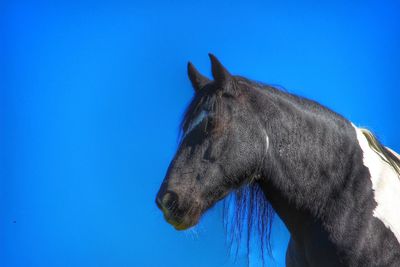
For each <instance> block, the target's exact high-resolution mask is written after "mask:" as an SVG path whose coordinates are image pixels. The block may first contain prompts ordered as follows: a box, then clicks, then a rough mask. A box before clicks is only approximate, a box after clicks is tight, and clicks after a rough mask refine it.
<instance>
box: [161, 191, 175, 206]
mask: <svg viewBox="0 0 400 267" xmlns="http://www.w3.org/2000/svg"><path fill="white" fill-rule="evenodd" d="M160 204H161V205H160V206H161V207H162V208H164V209H166V210H173V209H175V208H176V207H177V206H178V195H177V194H176V193H174V192H172V191H167V192H166V193H165V194H164V196H163V197H162V199H161V203H160Z"/></svg>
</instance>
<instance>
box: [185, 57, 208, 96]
mask: <svg viewBox="0 0 400 267" xmlns="http://www.w3.org/2000/svg"><path fill="white" fill-rule="evenodd" d="M188 76H189V79H190V81H191V82H192V86H193V88H194V90H195V91H196V92H198V91H199V90H200V89H201V88H203V87H204V86H205V85H206V84H207V83H209V82H210V80H209V79H208V78H207V77H205V76H203V75H202V74H201V73H200V72H199V71H198V70H197V69H196V68H195V67H194V66H193V64H192V63H191V62H188Z"/></svg>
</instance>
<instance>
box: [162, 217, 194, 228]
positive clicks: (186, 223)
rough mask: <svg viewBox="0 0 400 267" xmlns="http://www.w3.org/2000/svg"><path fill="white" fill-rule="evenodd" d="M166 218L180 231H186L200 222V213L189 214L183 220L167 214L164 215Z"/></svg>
mask: <svg viewBox="0 0 400 267" xmlns="http://www.w3.org/2000/svg"><path fill="white" fill-rule="evenodd" d="M164 218H165V220H166V221H167V222H168V223H169V224H171V225H172V226H173V227H174V228H175V230H178V231H184V230H187V229H189V228H191V227H193V226H195V225H197V224H198V223H199V220H200V214H195V215H192V216H187V217H185V218H183V219H182V220H179V221H178V220H175V219H173V218H170V217H168V216H166V215H164Z"/></svg>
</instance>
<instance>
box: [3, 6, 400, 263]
mask: <svg viewBox="0 0 400 267" xmlns="http://www.w3.org/2000/svg"><path fill="white" fill-rule="evenodd" d="M3 7H4V8H2V15H1V17H2V19H1V23H2V25H3V27H1V31H2V32H3V34H2V36H3V38H2V41H1V44H0V48H1V51H0V59H1V63H2V64H1V70H2V75H0V90H1V91H0V101H1V102H0V104H1V106H0V114H1V117H0V123H1V124H0V126H1V131H0V146H1V149H0V159H1V162H0V164H1V165H0V211H1V216H0V217H1V219H0V247H1V249H0V265H1V266H6V267H8V266H41V267H42V266H60V267H62V266H174V267H179V266H246V258H245V254H244V252H243V251H240V253H239V256H238V260H237V261H236V262H234V261H233V260H232V258H231V257H229V255H228V254H229V253H228V248H227V246H226V244H225V235H224V232H223V227H222V222H221V218H220V217H221V206H220V205H217V206H216V207H215V208H214V209H213V210H211V211H210V212H208V213H207V214H206V215H205V216H204V218H203V220H202V222H201V223H200V225H199V226H197V227H196V229H194V230H191V231H188V232H176V231H175V230H173V228H172V227H171V226H169V225H168V224H167V223H165V222H164V220H163V218H162V215H161V212H159V211H158V210H157V208H156V206H155V204H154V197H155V194H156V192H157V190H158V187H159V185H160V182H161V181H162V179H163V177H164V175H165V171H166V168H167V166H168V164H169V161H170V160H171V158H172V156H173V154H174V152H175V149H176V147H177V137H178V125H179V122H180V119H181V116H182V112H183V110H184V108H185V106H186V105H187V104H188V102H189V101H190V99H191V97H192V94H193V91H192V89H191V87H190V83H189V81H188V79H187V76H186V63H187V61H188V60H191V61H192V62H193V63H194V64H195V65H196V66H197V67H198V69H199V70H201V71H202V72H203V73H205V74H206V75H209V74H210V67H209V61H208V57H207V53H208V52H212V53H214V54H215V55H216V56H217V57H219V59H220V60H221V61H222V62H223V63H224V65H225V66H226V67H227V68H228V69H229V70H230V72H232V73H234V74H241V75H243V76H246V77H249V78H252V79H255V80H259V81H263V82H266V83H271V84H278V85H281V86H284V87H285V88H286V89H287V90H289V91H290V92H294V93H296V94H299V95H302V96H306V97H308V98H311V99H314V100H317V101H319V102H320V103H322V104H324V105H326V106H328V107H330V108H332V109H333V110H335V111H337V112H339V113H341V114H342V115H344V116H345V117H347V118H349V119H350V120H351V121H353V122H354V123H355V124H357V125H361V126H366V127H369V128H370V129H372V130H373V131H374V132H375V133H377V135H378V136H379V137H380V139H381V140H382V141H383V142H384V144H386V145H388V146H390V147H392V148H393V149H395V150H397V151H400V140H399V138H398V136H399V134H398V133H399V130H400V126H399V125H400V124H399V119H398V112H399V111H398V105H399V104H398V101H399V99H400V89H399V88H400V76H399V75H398V73H399V69H400V50H399V47H400V17H399V16H398V14H399V11H400V5H399V4H398V3H395V1H385V2H384V3H383V2H379V3H378V2H376V1H375V2H372V1H351V2H350V1H325V2H323V3H322V2H321V1H275V2H272V1H248V2H246V3H244V2H239V1H219V2H217V3H216V2H214V1H209V0H207V1H202V2H199V1H164V2H161V1H160V2H157V1H148V2H146V3H138V2H135V1H130V2H129V1H109V2H107V1H58V2H57V3H46V4H45V3H40V2H35V3H33V2H29V1H6V2H5V3H4V4H3ZM274 229H275V230H274V234H273V240H272V242H273V250H274V257H275V260H274V262H272V263H270V264H269V266H283V263H284V253H285V249H286V245H287V240H288V233H287V231H286V230H285V228H284V226H283V225H282V222H280V221H279V220H276V221H275V228H274ZM259 263H260V261H259V254H258V253H256V252H254V253H252V254H251V257H250V265H251V266H259Z"/></svg>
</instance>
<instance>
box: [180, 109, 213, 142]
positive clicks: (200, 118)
mask: <svg viewBox="0 0 400 267" xmlns="http://www.w3.org/2000/svg"><path fill="white" fill-rule="evenodd" d="M207 116H208V111H205V110H202V111H201V112H200V113H199V114H198V115H197V116H196V117H195V118H194V119H193V121H192V122H191V123H190V124H189V127H188V128H187V130H186V132H185V134H184V136H183V138H185V136H186V135H188V133H190V132H191V131H193V129H194V128H196V127H197V125H199V124H200V123H201V122H202V121H203V120H204V119H205V118H206V117H207Z"/></svg>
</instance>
